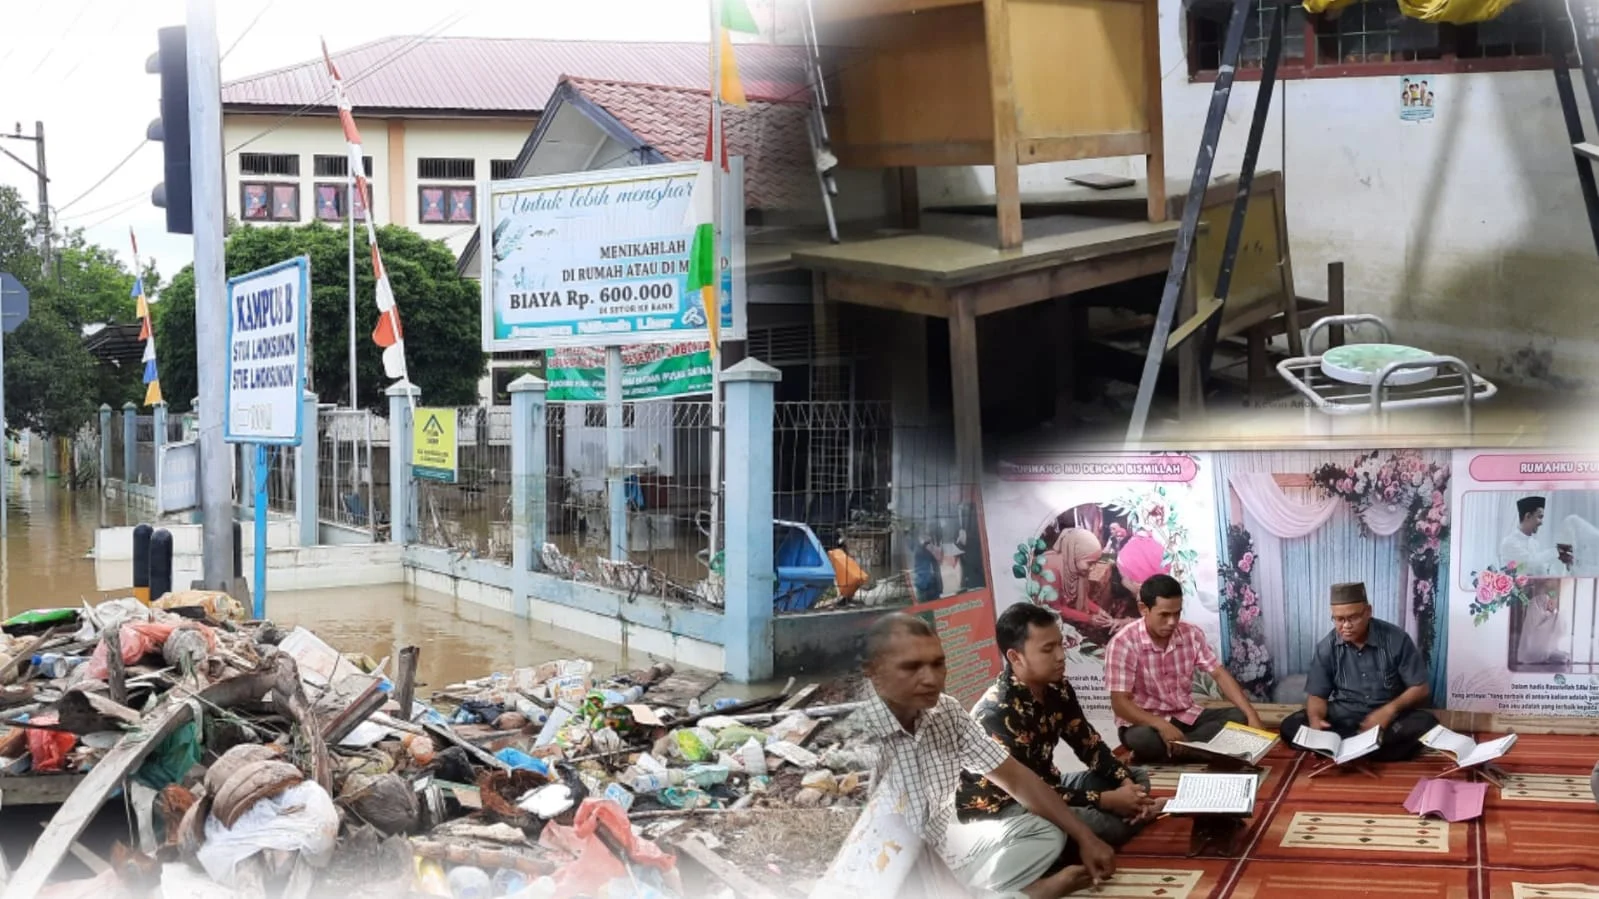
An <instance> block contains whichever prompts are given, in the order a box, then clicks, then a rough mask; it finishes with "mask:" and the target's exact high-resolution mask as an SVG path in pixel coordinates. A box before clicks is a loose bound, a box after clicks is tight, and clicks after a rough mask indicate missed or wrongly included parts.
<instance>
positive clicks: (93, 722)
mask: <svg viewBox="0 0 1599 899" xmlns="http://www.w3.org/2000/svg"><path fill="white" fill-rule="evenodd" d="M56 715H57V718H56V721H57V722H58V723H59V725H60V727H61V728H62V729H63V730H66V731H69V732H71V733H75V734H78V735H80V736H81V735H84V734H97V733H100V732H102V731H108V730H119V729H121V728H124V727H129V728H131V727H137V726H138V724H139V718H140V716H139V713H138V712H136V711H134V710H133V709H130V708H128V707H127V706H125V705H123V704H121V703H119V702H116V701H115V700H112V699H109V698H107V697H105V696H101V695H100V694H98V693H91V692H88V691H85V690H68V691H67V694H66V695H65V696H63V697H61V701H60V702H59V703H57V704H56Z"/></svg>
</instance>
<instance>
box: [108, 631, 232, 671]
mask: <svg viewBox="0 0 1599 899" xmlns="http://www.w3.org/2000/svg"><path fill="white" fill-rule="evenodd" d="M179 627H183V628H194V629H195V630H197V631H199V632H200V634H201V636H203V637H205V644H206V651H207V652H215V651H216V648H217V638H216V634H214V633H213V632H212V631H211V629H210V628H208V627H206V626H205V625H203V624H182V625H179V624H167V623H165V622H161V621H141V622H134V623H124V624H123V625H122V627H121V628H120V629H119V633H120V635H121V637H122V664H124V665H132V664H135V663H136V662H138V661H139V660H140V659H142V658H144V657H145V655H147V654H149V653H152V652H155V651H156V650H158V649H160V648H161V646H162V645H163V644H164V643H166V642H167V638H168V637H170V636H172V632H173V631H175V630H177V629H178V628H179ZM110 673H111V671H110V669H109V668H108V667H107V666H106V649H105V641H104V640H101V641H100V644H99V645H98V646H96V647H95V648H94V655H92V656H90V657H89V664H88V665H86V666H84V669H83V676H84V677H86V678H89V679H91V680H105V679H106V677H107V676H109V675H110Z"/></svg>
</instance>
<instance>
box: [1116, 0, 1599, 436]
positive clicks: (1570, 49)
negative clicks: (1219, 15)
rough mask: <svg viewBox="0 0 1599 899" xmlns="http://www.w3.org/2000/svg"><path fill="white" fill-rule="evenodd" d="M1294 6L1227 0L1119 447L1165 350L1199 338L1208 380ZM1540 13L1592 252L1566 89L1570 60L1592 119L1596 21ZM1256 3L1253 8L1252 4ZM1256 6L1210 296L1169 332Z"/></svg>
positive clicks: (1580, 154)
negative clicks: (1258, 30)
mask: <svg viewBox="0 0 1599 899" xmlns="http://www.w3.org/2000/svg"><path fill="white" fill-rule="evenodd" d="M1299 2H1300V0H1270V2H1268V3H1265V4H1259V0H1233V3H1232V14H1231V18H1230V20H1229V22H1228V25H1227V36H1226V38H1225V39H1224V40H1223V42H1222V47H1221V61H1220V65H1219V66H1218V67H1217V69H1218V72H1217V76H1216V83H1215V87H1214V88H1213V90H1212V92H1211V98H1210V109H1209V111H1208V112H1207V113H1206V116H1205V129H1204V132H1203V134H1202V137H1201V139H1200V144H1199V158H1198V160H1197V161H1196V162H1195V164H1194V177H1193V181H1192V182H1190V184H1189V186H1188V200H1187V202H1186V203H1185V204H1184V206H1183V218H1182V223H1181V225H1180V226H1179V227H1178V230H1177V243H1176V245H1175V246H1174V247H1173V248H1172V261H1171V266H1170V267H1169V268H1168V270H1167V273H1166V286H1165V289H1164V290H1163V291H1162V293H1161V297H1160V309H1159V311H1158V312H1157V313H1156V316H1155V329H1154V333H1153V334H1152V335H1151V337H1150V343H1149V351H1148V354H1147V355H1146V356H1145V357H1144V372H1143V375H1142V377H1141V378H1140V380H1139V382H1138V397H1137V399H1136V401H1135V402H1134V404H1133V414H1132V419H1131V420H1130V421H1129V422H1128V426H1127V441H1126V442H1127V445H1128V446H1129V447H1131V446H1133V445H1136V444H1137V443H1139V442H1140V441H1141V440H1143V437H1144V427H1145V425H1146V424H1147V423H1148V420H1149V407H1150V404H1151V403H1152V402H1153V400H1154V395H1155V385H1156V382H1157V380H1158V378H1159V376H1160V369H1161V366H1162V364H1163V363H1164V362H1165V357H1166V354H1167V353H1168V352H1173V351H1175V350H1176V349H1177V348H1178V347H1180V346H1181V345H1182V344H1183V343H1185V342H1187V341H1188V340H1192V339H1194V338H1196V337H1197V338H1199V339H1200V340H1201V341H1202V342H1201V344H1200V346H1201V347H1203V350H1202V356H1201V360H1200V377H1201V378H1202V379H1205V380H1208V376H1209V373H1210V364H1211V359H1210V356H1211V351H1212V350H1213V348H1214V347H1215V344H1216V337H1217V331H1218V329H1219V328H1220V326H1221V320H1222V310H1223V309H1224V308H1225V307H1226V304H1227V293H1228V291H1229V290H1230V289H1231V287H1232V277H1233V266H1234V264H1235V263H1236V262H1237V259H1238V244H1239V241H1240V238H1241V237H1242V234H1243V229H1244V216H1245V214H1246V213H1247V211H1248V209H1249V192H1250V187H1251V186H1252V183H1253V182H1254V178H1255V164H1256V161H1257V160H1258V159H1259V157H1260V142H1261V138H1262V137H1263V136H1264V135H1265V130H1266V114H1267V112H1268V111H1269V110H1270V109H1271V100H1272V94H1273V92H1274V90H1275V88H1276V84H1277V67H1278V64H1279V63H1280V62H1281V61H1282V49H1283V31H1284V23H1285V21H1286V20H1287V8H1288V7H1289V6H1295V5H1298V3H1299ZM1542 2H1543V4H1544V6H1545V8H1546V9H1548V10H1550V11H1551V12H1553V13H1554V14H1555V17H1554V21H1555V22H1556V23H1561V22H1564V23H1567V25H1568V27H1565V28H1556V29H1554V32H1555V34H1556V35H1558V36H1560V37H1557V39H1556V40H1557V44H1556V46H1553V47H1551V48H1550V55H1551V56H1553V57H1554V76H1555V89H1556V91H1557V93H1558V94H1559V95H1560V108H1561V111H1562V112H1563V114H1564V116H1565V121H1566V132H1567V137H1568V139H1569V140H1570V142H1571V146H1572V150H1573V155H1574V157H1575V160H1576V166H1577V180H1578V182H1579V183H1580V184H1581V187H1582V196H1583V202H1584V204H1585V205H1586V207H1587V211H1588V227H1589V229H1590V230H1591V231H1592V232H1593V239H1594V249H1595V252H1599V183H1596V181H1595V166H1596V165H1599V144H1595V143H1593V142H1589V141H1588V139H1587V137H1586V136H1585V135H1584V133H1583V127H1582V113H1581V109H1580V107H1579V106H1578V103H1577V96H1576V92H1575V90H1574V89H1573V87H1572V83H1571V71H1570V64H1571V62H1572V61H1573V60H1574V61H1575V62H1576V64H1577V67H1578V69H1579V70H1580V71H1581V72H1582V78H1583V85H1584V87H1585V88H1586V89H1587V92H1588V100H1589V102H1590V103H1591V104H1592V105H1593V111H1594V115H1595V120H1596V121H1599V50H1596V48H1595V46H1594V41H1595V38H1596V37H1599V15H1596V13H1595V11H1594V9H1593V4H1594V2H1595V0H1542ZM1257 4H1259V5H1257ZM1259 6H1264V7H1265V12H1266V17H1267V22H1268V24H1264V25H1263V30H1264V29H1269V32H1268V33H1269V37H1268V38H1267V43H1266V55H1265V58H1264V60H1263V63H1262V68H1261V76H1260V90H1259V93H1258V94H1257V95H1256V97H1255V112H1254V116H1253V117H1252V118H1251V120H1250V124H1249V139H1248V142H1247V143H1246V144H1245V147H1244V159H1243V166H1242V168H1241V170H1240V171H1239V175H1238V194H1237V197H1236V199H1234V201H1233V214H1232V218H1231V220H1230V222H1229V224H1228V228H1227V242H1226V243H1225V244H1224V245H1223V248H1222V258H1221V271H1220V272H1219V273H1218V274H1217V277H1216V292H1215V295H1214V296H1213V297H1200V298H1198V311H1197V312H1196V314H1195V315H1194V316H1193V317H1191V318H1190V319H1188V320H1187V321H1185V322H1183V323H1182V325H1181V326H1180V327H1177V328H1176V329H1175V330H1174V328H1173V324H1174V321H1175V319H1176V315H1177V304H1178V301H1179V299H1180V298H1181V296H1182V292H1183V286H1184V282H1185V280H1186V279H1187V277H1188V267H1189V264H1190V262H1191V257H1192V255H1193V249H1194V237H1195V235H1196V234H1197V233H1198V229H1199V215H1200V207H1201V206H1202V205H1203V203H1204V198H1205V188H1206V187H1207V186H1208V185H1209V183H1210V179H1211V170H1212V168H1213V167H1214V165H1215V161H1216V147H1217V146H1218V144H1219V142H1220V139H1221V129H1222V125H1223V123H1224V122H1225V121H1226V116H1227V100H1228V98H1229V96H1230V95H1231V93H1232V87H1233V82H1234V80H1235V77H1236V75H1237V71H1238V62H1239V58H1240V56H1241V55H1242V50H1243V43H1244V30H1245V25H1246V24H1247V23H1248V21H1249V18H1250V16H1251V15H1253V14H1254V11H1255V9H1257V8H1259Z"/></svg>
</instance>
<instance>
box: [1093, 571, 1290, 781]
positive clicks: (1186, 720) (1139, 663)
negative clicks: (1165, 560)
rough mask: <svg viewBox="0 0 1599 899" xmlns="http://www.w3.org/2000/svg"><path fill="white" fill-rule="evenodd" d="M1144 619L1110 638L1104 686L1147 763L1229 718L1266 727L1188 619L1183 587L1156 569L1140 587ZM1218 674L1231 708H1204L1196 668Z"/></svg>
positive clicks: (1127, 737) (1121, 730) (1125, 733)
mask: <svg viewBox="0 0 1599 899" xmlns="http://www.w3.org/2000/svg"><path fill="white" fill-rule="evenodd" d="M1138 601H1139V606H1140V609H1139V611H1140V612H1141V613H1142V615H1143V621H1141V622H1139V623H1136V624H1130V625H1128V626H1126V627H1124V628H1122V629H1121V630H1120V631H1119V632H1117V634H1116V636H1114V637H1112V638H1111V639H1110V643H1108V644H1107V645H1106V646H1105V686H1106V689H1107V690H1109V691H1110V707H1111V711H1112V712H1114V713H1115V715H1116V727H1117V733H1118V735H1119V736H1120V737H1121V741H1122V745H1123V746H1126V747H1127V748H1128V749H1129V750H1131V751H1132V753H1133V760H1134V761H1138V762H1143V763H1146V764H1147V763H1154V762H1163V761H1166V760H1167V759H1169V758H1171V757H1172V744H1173V743H1177V742H1182V741H1190V742H1195V743H1203V742H1205V741H1206V740H1209V739H1210V738H1211V737H1214V736H1216V735H1217V734H1218V733H1221V729H1222V728H1223V727H1226V726H1227V723H1228V722H1234V723H1237V724H1247V725H1249V726H1250V727H1254V728H1258V727H1260V726H1261V725H1260V715H1259V714H1257V713H1256V712H1255V707H1254V706H1253V705H1252V704H1250V702H1249V697H1248V696H1247V695H1245V693H1244V690H1243V688H1242V687H1240V686H1238V681H1237V680H1234V679H1233V676H1232V674H1231V672H1229V671H1228V670H1227V669H1226V668H1225V667H1223V666H1222V663H1221V660H1220V659H1218V658H1216V654H1215V653H1214V652H1212V651H1211V649H1210V646H1209V644H1207V643H1206V642H1205V633H1204V631H1201V630H1200V629H1199V628H1198V627H1196V626H1194V625H1192V624H1189V623H1188V622H1186V621H1183V620H1182V616H1183V588H1182V585H1181V584H1179V583H1177V579H1176V578H1174V577H1172V576H1170V575H1166V574H1157V575H1154V576H1153V577H1151V578H1150V579H1149V580H1147V581H1144V583H1143V586H1142V587H1140V588H1139V594H1138ZM1196 671H1204V672H1206V673H1207V674H1209V675H1210V676H1211V677H1212V678H1214V679H1215V681H1216V686H1218V687H1220V688H1221V692H1222V695H1223V696H1225V697H1227V701H1228V702H1231V703H1232V704H1233V708H1230V709H1201V708H1200V707H1199V703H1197V702H1195V701H1194V673H1195V672H1196Z"/></svg>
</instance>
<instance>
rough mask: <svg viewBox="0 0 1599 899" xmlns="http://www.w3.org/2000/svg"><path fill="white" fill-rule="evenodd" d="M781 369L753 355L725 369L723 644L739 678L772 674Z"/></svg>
mask: <svg viewBox="0 0 1599 899" xmlns="http://www.w3.org/2000/svg"><path fill="white" fill-rule="evenodd" d="M781 378H782V375H781V374H780V373H778V371H777V369H775V368H773V367H771V366H770V365H767V364H766V363H764V362H761V361H760V360H758V359H745V360H744V361H742V362H740V363H738V364H737V365H735V366H733V367H732V368H730V369H728V370H727V371H725V372H723V373H722V385H723V389H724V390H725V391H726V400H725V402H726V406H725V409H724V414H723V417H722V424H723V427H724V429H725V431H726V434H727V454H726V458H727V466H726V468H727V472H726V475H725V478H726V481H725V485H726V486H725V488H724V491H723V497H724V498H725V499H724V502H723V506H722V508H723V509H725V510H726V514H725V515H724V516H723V519H724V521H725V524H724V527H725V528H726V534H727V539H726V541H725V544H726V547H727V548H726V551H725V553H724V555H723V558H724V559H725V560H726V562H725V564H724V570H725V572H726V576H725V580H724V586H723V589H724V591H725V592H724V596H725V604H724V606H723V613H722V614H723V628H722V633H723V636H722V649H723V658H724V663H723V664H724V667H725V668H726V669H727V674H728V676H729V677H731V678H733V679H734V680H736V681H740V682H743V683H748V682H750V681H759V680H766V679H767V678H770V677H771V676H772V592H773V589H774V588H775V587H776V571H775V570H774V569H773V567H772V565H773V562H772V554H773V553H772V418H773V409H774V403H775V400H776V397H777V382H778V381H779V380H781Z"/></svg>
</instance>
